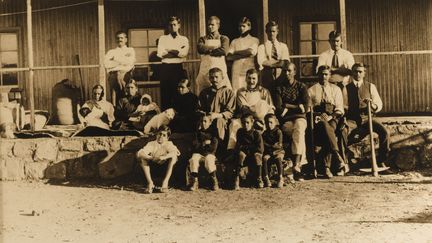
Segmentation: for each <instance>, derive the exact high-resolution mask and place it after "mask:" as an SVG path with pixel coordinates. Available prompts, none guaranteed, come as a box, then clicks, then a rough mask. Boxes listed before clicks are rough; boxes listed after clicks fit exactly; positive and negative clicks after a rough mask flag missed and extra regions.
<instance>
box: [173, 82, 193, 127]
mask: <svg viewBox="0 0 432 243" xmlns="http://www.w3.org/2000/svg"><path fill="white" fill-rule="evenodd" d="M189 88H190V81H189V80H188V79H182V80H180V82H179V83H178V85H177V93H176V94H175V95H174V97H173V98H172V102H171V106H170V107H171V108H173V109H174V110H175V112H176V116H175V117H174V120H173V121H172V122H171V124H170V127H171V130H172V132H193V131H195V128H196V126H197V122H198V115H197V110H198V105H199V102H198V97H197V96H196V95H195V94H194V93H192V92H191V91H190V89H189Z"/></svg>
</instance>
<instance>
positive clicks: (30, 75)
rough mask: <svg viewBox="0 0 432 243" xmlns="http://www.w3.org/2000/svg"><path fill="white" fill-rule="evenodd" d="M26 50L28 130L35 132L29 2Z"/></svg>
mask: <svg viewBox="0 0 432 243" xmlns="http://www.w3.org/2000/svg"><path fill="white" fill-rule="evenodd" d="M27 48H28V67H29V76H28V90H29V96H30V128H31V130H32V131H34V130H35V105H34V104H35V102H34V84H33V82H34V70H33V67H34V61H33V23H32V7H31V0H27Z"/></svg>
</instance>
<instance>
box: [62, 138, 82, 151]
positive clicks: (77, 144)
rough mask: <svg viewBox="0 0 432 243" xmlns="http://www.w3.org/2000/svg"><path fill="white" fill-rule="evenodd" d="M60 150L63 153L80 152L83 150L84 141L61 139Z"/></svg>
mask: <svg viewBox="0 0 432 243" xmlns="http://www.w3.org/2000/svg"><path fill="white" fill-rule="evenodd" d="M59 149H60V150H61V151H76V152H80V151H82V149H83V141H82V139H78V138H77V139H71V138H66V139H61V140H60V141H59Z"/></svg>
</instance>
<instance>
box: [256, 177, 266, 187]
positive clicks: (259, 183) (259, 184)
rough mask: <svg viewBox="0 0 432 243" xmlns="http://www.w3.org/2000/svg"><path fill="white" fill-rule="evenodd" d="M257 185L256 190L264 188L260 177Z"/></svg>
mask: <svg viewBox="0 0 432 243" xmlns="http://www.w3.org/2000/svg"><path fill="white" fill-rule="evenodd" d="M257 185H258V188H264V182H263V180H262V179H261V177H259V178H258V179H257Z"/></svg>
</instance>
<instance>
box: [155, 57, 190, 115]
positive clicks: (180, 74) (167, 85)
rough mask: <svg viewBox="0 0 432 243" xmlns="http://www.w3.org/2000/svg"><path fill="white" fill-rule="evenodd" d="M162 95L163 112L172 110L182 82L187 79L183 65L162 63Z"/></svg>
mask: <svg viewBox="0 0 432 243" xmlns="http://www.w3.org/2000/svg"><path fill="white" fill-rule="evenodd" d="M159 76H160V94H161V107H162V110H165V109H167V108H170V106H171V99H172V97H174V95H175V94H176V92H177V85H178V83H179V81H180V80H182V79H184V78H187V75H186V73H185V71H184V70H183V64H182V63H172V64H171V63H162V65H161V67H160V75H159Z"/></svg>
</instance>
